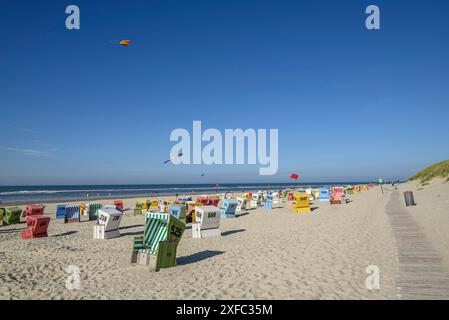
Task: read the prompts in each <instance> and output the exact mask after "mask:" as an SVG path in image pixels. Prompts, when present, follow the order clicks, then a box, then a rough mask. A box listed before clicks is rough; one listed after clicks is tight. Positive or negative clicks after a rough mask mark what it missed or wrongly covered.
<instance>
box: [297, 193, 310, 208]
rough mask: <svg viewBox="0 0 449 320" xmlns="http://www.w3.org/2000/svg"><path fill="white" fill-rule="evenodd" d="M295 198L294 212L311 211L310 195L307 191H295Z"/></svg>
mask: <svg viewBox="0 0 449 320" xmlns="http://www.w3.org/2000/svg"><path fill="white" fill-rule="evenodd" d="M293 197H294V199H295V201H294V203H293V212H295V213H307V212H310V196H309V195H308V194H307V193H305V192H299V193H294V194H293Z"/></svg>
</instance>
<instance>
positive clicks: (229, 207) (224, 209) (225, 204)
mask: <svg viewBox="0 0 449 320" xmlns="http://www.w3.org/2000/svg"><path fill="white" fill-rule="evenodd" d="M219 209H220V211H221V218H222V219H227V218H235V210H236V209H237V200H234V199H223V200H221V201H220V203H219Z"/></svg>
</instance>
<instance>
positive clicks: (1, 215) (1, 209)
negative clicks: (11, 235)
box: [0, 208, 6, 225]
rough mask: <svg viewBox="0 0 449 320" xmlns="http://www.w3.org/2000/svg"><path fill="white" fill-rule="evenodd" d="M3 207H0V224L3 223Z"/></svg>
mask: <svg viewBox="0 0 449 320" xmlns="http://www.w3.org/2000/svg"><path fill="white" fill-rule="evenodd" d="M5 212H6V210H5V208H0V225H3V217H4V215H5Z"/></svg>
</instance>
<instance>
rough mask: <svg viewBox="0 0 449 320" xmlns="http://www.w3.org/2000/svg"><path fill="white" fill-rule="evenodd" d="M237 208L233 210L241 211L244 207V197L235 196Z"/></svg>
mask: <svg viewBox="0 0 449 320" xmlns="http://www.w3.org/2000/svg"><path fill="white" fill-rule="evenodd" d="M236 199H237V208H236V209H235V212H242V210H245V209H246V199H245V198H242V197H237V198H236Z"/></svg>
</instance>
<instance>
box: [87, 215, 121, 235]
mask: <svg viewBox="0 0 449 320" xmlns="http://www.w3.org/2000/svg"><path fill="white" fill-rule="evenodd" d="M122 217H123V213H122V212H121V211H119V210H116V209H100V210H98V221H97V224H96V225H95V226H94V239H112V238H117V237H120V231H119V227H120V223H121V221H122Z"/></svg>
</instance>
